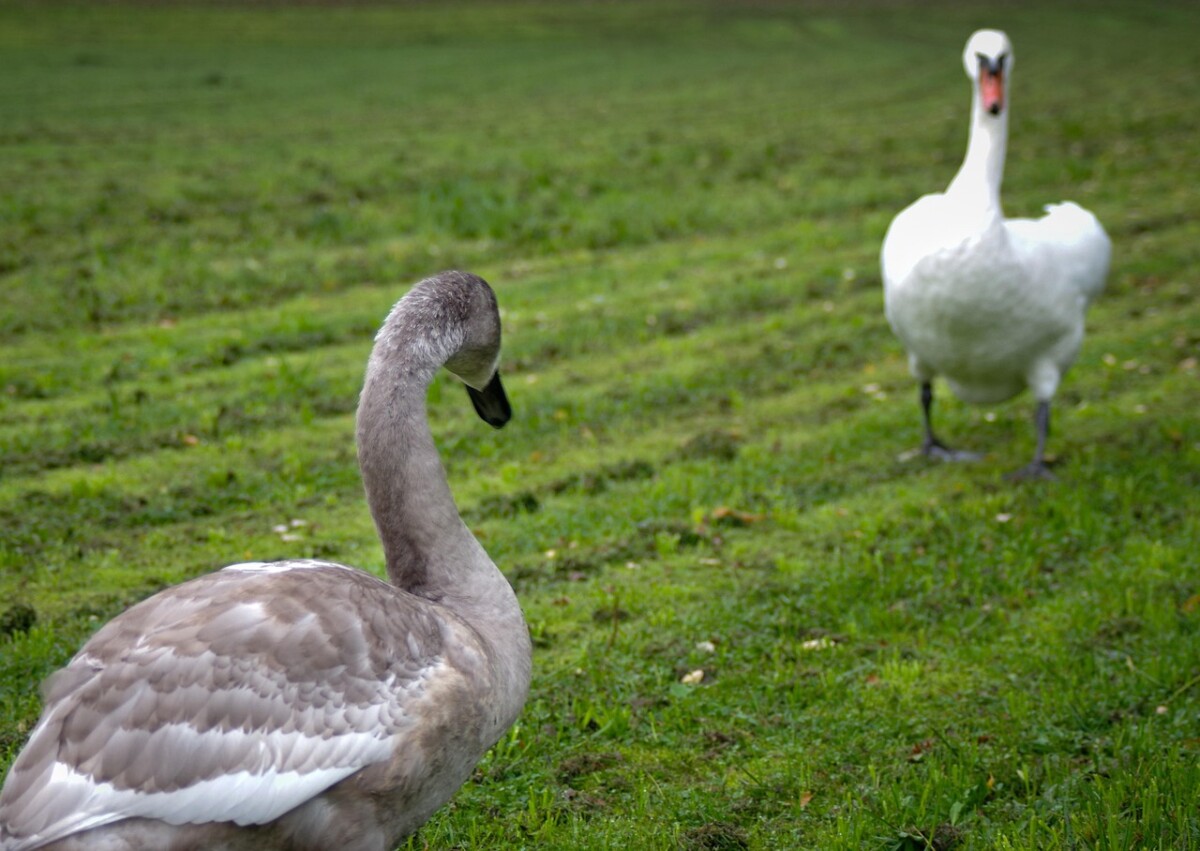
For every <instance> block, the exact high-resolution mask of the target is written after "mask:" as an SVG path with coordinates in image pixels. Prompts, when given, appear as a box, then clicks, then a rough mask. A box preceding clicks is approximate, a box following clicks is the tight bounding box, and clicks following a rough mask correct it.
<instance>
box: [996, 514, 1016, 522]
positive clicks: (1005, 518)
mask: <svg viewBox="0 0 1200 851" xmlns="http://www.w3.org/2000/svg"><path fill="white" fill-rule="evenodd" d="M1009 520H1012V515H1011V514H997V515H996V522H997V523H1007V522H1008V521H1009Z"/></svg>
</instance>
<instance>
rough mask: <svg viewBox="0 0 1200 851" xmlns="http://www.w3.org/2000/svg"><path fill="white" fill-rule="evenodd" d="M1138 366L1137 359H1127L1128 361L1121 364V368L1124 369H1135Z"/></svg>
mask: <svg viewBox="0 0 1200 851" xmlns="http://www.w3.org/2000/svg"><path fill="white" fill-rule="evenodd" d="M1137 368H1138V362H1137V361H1135V360H1127V361H1125V363H1123V364H1121V369H1124V370H1126V371H1133V370H1135V369H1137Z"/></svg>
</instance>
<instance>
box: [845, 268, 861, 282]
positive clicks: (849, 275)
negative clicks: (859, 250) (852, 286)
mask: <svg viewBox="0 0 1200 851" xmlns="http://www.w3.org/2000/svg"><path fill="white" fill-rule="evenodd" d="M857 277H858V273H857V272H855V271H854V269H852V268H851V267H849V266H847V267H846V268H845V269H843V270H842V280H843V281H845V282H846V283H850V282H851V281H853V280H854V279H855V278H857Z"/></svg>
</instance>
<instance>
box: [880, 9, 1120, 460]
mask: <svg viewBox="0 0 1200 851" xmlns="http://www.w3.org/2000/svg"><path fill="white" fill-rule="evenodd" d="M963 65H964V68H965V69H966V72H967V76H968V77H969V78H970V79H971V82H972V92H973V96H972V105H971V131H970V139H969V142H968V145H967V154H966V157H965V158H964V159H963V164H962V167H961V168H960V169H959V171H958V174H957V175H956V176H955V178H954V180H952V181H951V183H950V185H949V187H947V189H946V191H945V192H944V193H935V194H931V195H925V196H923V197H921V198H919V199H918V200H917V201H915V202H914V203H913V204H911V205H909V206H908V207H907V208H905V209H904V210H903V211H901V212H900V214H899V215H897V216H896V218H895V219H894V220H893V221H892V224H891V226H890V227H889V228H888V232H887V236H886V237H885V238H884V242H883V250H882V256H881V261H882V267H883V283H884V296H885V302H886V306H887V317H888V321H889V322H890V323H891V326H892V328H893V330H894V331H895V332H896V336H898V337H899V338H900V340H901V341H902V342H903V343H904V347H905V349H906V350H907V351H908V359H909V366H910V368H911V370H912V373H913V375H914V376H915V377H916V379H917V380H918V381H919V382H920V385H921V407H922V411H923V414H924V420H925V441H924V445H923V447H922V448H923V450H924V451H925V453H926V454H927V455H931V456H936V457H942V458H947V459H953V458H959V457H965V456H969V454H970V453H960V452H954V451H952V450H950V449H948V448H947V447H946V446H945V445H944V444H943V443H942V442H941V441H940V440H938V439H937V437H935V436H934V433H933V426H932V423H931V413H930V412H931V407H932V403H933V384H932V382H933V378H934V376H935V375H942V376H944V377H945V379H946V381H947V383H948V384H949V385H950V387H951V389H953V390H954V392H955V394H957V395H958V396H959V397H960V398H962V399H964V400H966V401H968V402H975V403H981V404H988V403H993V402H1001V401H1003V400H1005V399H1008V398H1010V397H1012V396H1014V395H1016V394H1017V393H1019V392H1020V391H1021V390H1023V389H1024V388H1026V387H1028V388H1029V389H1030V390H1031V391H1032V393H1033V395H1034V398H1035V399H1036V400H1037V403H1038V406H1037V416H1036V419H1035V424H1036V429H1037V449H1036V450H1035V452H1034V457H1033V460H1032V461H1031V462H1030V463H1029V464H1028V465H1027V466H1026V467H1024V468H1022V469H1021V470H1020V471H1018V473H1017V475H1019V476H1026V477H1035V478H1044V477H1049V475H1050V473H1049V470H1048V468H1047V467H1046V463H1045V458H1044V452H1045V444H1046V436H1047V434H1048V431H1049V425H1050V401H1051V399H1053V397H1054V394H1055V392H1056V391H1057V389H1058V384H1059V381H1060V380H1061V379H1062V376H1063V375H1064V374H1065V373H1066V371H1067V369H1068V368H1069V367H1070V366H1071V363H1072V362H1073V361H1074V360H1075V356H1076V355H1077V354H1078V353H1079V347H1080V345H1081V344H1082V342H1083V330H1084V326H1083V320H1084V314H1085V312H1086V311H1087V308H1088V305H1089V304H1090V303H1091V301H1092V300H1093V299H1094V298H1095V297H1096V296H1097V295H1098V294H1099V293H1100V291H1101V290H1102V289H1103V288H1104V279H1105V277H1106V275H1107V274H1108V264H1109V256H1110V253H1111V247H1110V244H1109V240H1108V236H1107V235H1106V234H1105V233H1104V229H1103V228H1102V227H1101V226H1100V223H1099V222H1098V221H1097V220H1096V217H1095V216H1093V215H1092V214H1091V213H1089V212H1088V211H1087V210H1085V209H1083V208H1082V207H1080V206H1079V205H1077V204H1073V203H1071V202H1070V201H1068V202H1065V203H1062V204H1051V205H1049V206H1048V207H1047V208H1046V211H1047V215H1045V216H1043V217H1042V218H1040V219H1006V218H1004V213H1003V210H1002V209H1001V205H1000V184H1001V180H1002V178H1003V176H1004V158H1005V152H1006V148H1007V144H1008V111H1009V109H1008V108H1009V97H1008V96H1009V89H1008V84H1009V81H1010V79H1011V74H1012V68H1013V51H1012V45H1011V44H1010V43H1009V40H1008V37H1007V36H1006V35H1005V34H1004V33H1002V32H1000V31H998V30H980V31H978V32H976V33H975V34H974V35H972V36H971V38H970V40H969V41H968V42H967V46H966V49H965V50H964V52H963Z"/></svg>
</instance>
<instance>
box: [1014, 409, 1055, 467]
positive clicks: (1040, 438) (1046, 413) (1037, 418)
mask: <svg viewBox="0 0 1200 851" xmlns="http://www.w3.org/2000/svg"><path fill="white" fill-rule="evenodd" d="M1033 424H1034V427H1035V428H1036V429H1037V448H1036V449H1035V450H1034V451H1033V460H1032V461H1030V462H1029V463H1028V464H1026V465H1025V466H1024V467H1022V468H1021V469H1019V470H1014V471H1013V472H1012V473H1011V474H1010V475H1009V478H1012V479H1017V480H1022V479H1053V478H1054V474H1053V473H1052V472H1050V468H1049V467H1048V466H1046V438H1047V437H1049V436H1050V402H1049V401H1045V402H1038V405H1037V411H1036V412H1035V413H1034V415H1033Z"/></svg>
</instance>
